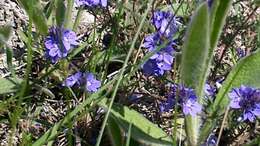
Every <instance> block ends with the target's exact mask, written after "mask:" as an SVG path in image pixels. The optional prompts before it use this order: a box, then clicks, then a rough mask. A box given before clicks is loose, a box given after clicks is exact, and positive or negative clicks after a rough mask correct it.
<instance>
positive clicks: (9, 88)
mask: <svg viewBox="0 0 260 146" xmlns="http://www.w3.org/2000/svg"><path fill="white" fill-rule="evenodd" d="M0 83H1V84H0V95H1V94H7V93H13V92H15V91H17V89H18V88H19V84H20V83H21V80H18V81H16V80H14V79H13V78H0Z"/></svg>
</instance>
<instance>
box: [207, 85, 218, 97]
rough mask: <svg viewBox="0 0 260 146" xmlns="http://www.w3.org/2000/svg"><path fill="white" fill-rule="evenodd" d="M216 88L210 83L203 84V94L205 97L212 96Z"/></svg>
mask: <svg viewBox="0 0 260 146" xmlns="http://www.w3.org/2000/svg"><path fill="white" fill-rule="evenodd" d="M216 92H217V89H216V88H215V87H213V86H212V85H210V84H208V83H206V84H205V94H206V96H207V97H214V96H215V95H216Z"/></svg>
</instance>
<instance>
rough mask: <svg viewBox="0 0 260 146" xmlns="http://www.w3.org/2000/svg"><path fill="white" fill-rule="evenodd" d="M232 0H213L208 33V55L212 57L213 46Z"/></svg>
mask: <svg viewBox="0 0 260 146" xmlns="http://www.w3.org/2000/svg"><path fill="white" fill-rule="evenodd" d="M231 3H232V0H225V1H222V0H215V1H214V2H213V5H212V9H211V15H210V18H211V19H210V20H211V24H210V25H211V34H210V50H209V57H212V55H213V51H214V48H215V47H216V45H217V42H218V39H219V37H220V34H221V32H222V28H223V26H224V24H225V20H226V17H227V14H228V11H229V9H230V6H231Z"/></svg>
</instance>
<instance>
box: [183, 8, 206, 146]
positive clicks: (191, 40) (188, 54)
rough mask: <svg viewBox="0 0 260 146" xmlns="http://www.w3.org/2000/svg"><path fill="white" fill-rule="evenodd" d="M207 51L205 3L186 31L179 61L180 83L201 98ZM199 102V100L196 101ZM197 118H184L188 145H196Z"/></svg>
mask: <svg viewBox="0 0 260 146" xmlns="http://www.w3.org/2000/svg"><path fill="white" fill-rule="evenodd" d="M208 49H209V11H208V6H207V3H203V4H202V5H201V6H199V7H198V9H197V11H196V12H195V14H194V16H193V17H192V21H191V24H190V26H189V28H188V30H187V34H186V39H185V42H184V47H183V53H182V60H181V71H180V76H181V83H183V84H184V85H186V86H188V87H192V88H194V89H195V91H196V93H197V96H198V97H199V98H202V96H203V92H204V85H205V82H206V72H207V70H208V68H207V66H206V59H207V57H208ZM198 100H199V101H201V100H200V99H198ZM198 128H199V119H198V117H187V118H186V132H187V136H188V139H189V142H190V145H196V143H197V139H198V134H199V131H198V130H199V129H198Z"/></svg>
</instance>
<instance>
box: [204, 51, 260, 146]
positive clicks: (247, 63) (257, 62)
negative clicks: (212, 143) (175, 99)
mask: <svg viewBox="0 0 260 146" xmlns="http://www.w3.org/2000/svg"><path fill="white" fill-rule="evenodd" d="M259 74H260V52H259V51H258V52H256V53H253V54H252V55H250V56H248V57H246V58H244V59H243V60H241V61H240V62H239V63H238V64H237V65H236V67H235V68H234V69H233V70H232V71H231V72H230V74H229V75H228V77H227V79H226V80H225V82H224V84H223V86H222V88H221V89H220V91H219V93H218V94H217V97H216V99H215V101H214V103H213V105H212V106H211V108H210V117H211V118H209V119H207V121H206V123H205V125H204V127H203V128H202V134H201V138H200V139H201V141H203V140H204V139H206V137H207V136H208V135H209V134H210V132H211V131H212V129H213V128H214V126H216V120H217V118H216V117H218V116H221V115H222V114H223V113H224V111H225V109H226V108H227V106H228V104H229V97H228V93H229V92H230V91H231V89H232V88H234V87H239V86H241V85H246V86H251V87H258V88H259V87H260V78H259Z"/></svg>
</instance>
